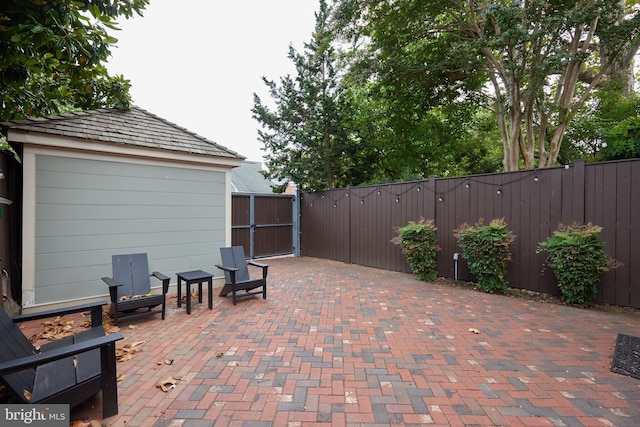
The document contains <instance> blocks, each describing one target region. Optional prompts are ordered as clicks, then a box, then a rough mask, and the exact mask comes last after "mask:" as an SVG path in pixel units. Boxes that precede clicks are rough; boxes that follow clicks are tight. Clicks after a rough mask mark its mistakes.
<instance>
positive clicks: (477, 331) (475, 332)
mask: <svg viewBox="0 0 640 427" xmlns="http://www.w3.org/2000/svg"><path fill="white" fill-rule="evenodd" d="M469 332H473V333H474V334H479V333H480V331H479V330H477V329H476V328H469Z"/></svg>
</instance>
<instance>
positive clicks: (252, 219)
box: [249, 194, 256, 259]
mask: <svg viewBox="0 0 640 427" xmlns="http://www.w3.org/2000/svg"><path fill="white" fill-rule="evenodd" d="M255 231H256V197H255V194H250V195H249V259H253V258H254V256H255V249H254V243H253V241H254V239H255Z"/></svg>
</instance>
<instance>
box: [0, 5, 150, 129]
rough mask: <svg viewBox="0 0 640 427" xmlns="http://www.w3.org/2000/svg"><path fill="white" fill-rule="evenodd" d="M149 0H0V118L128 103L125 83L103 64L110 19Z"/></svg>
mask: <svg viewBox="0 0 640 427" xmlns="http://www.w3.org/2000/svg"><path fill="white" fill-rule="evenodd" d="M148 3H149V0H109V1H106V0H102V1H98V0H33V1H24V0H3V2H2V9H0V120H10V119H16V118H24V117H27V116H46V115H50V114H56V113H59V112H62V111H68V110H70V109H91V108H98V107H105V106H122V107H128V106H129V103H130V97H129V93H128V91H129V82H128V81H127V80H125V79H124V78H123V77H122V76H109V74H108V73H107V69H106V68H105V66H104V65H103V64H104V62H105V61H106V60H107V58H108V56H109V55H110V47H111V46H112V45H113V44H114V43H116V42H117V39H115V38H114V37H112V36H111V35H109V33H108V31H109V30H117V29H118V28H117V23H116V19H117V18H119V17H125V18H129V17H131V16H133V14H134V13H137V14H138V15H141V14H142V11H143V10H144V8H145V7H146V5H147V4H148Z"/></svg>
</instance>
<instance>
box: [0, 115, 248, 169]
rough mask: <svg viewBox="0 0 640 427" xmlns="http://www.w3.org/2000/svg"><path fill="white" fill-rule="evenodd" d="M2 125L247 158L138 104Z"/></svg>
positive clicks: (6, 127) (104, 140) (12, 121)
mask: <svg viewBox="0 0 640 427" xmlns="http://www.w3.org/2000/svg"><path fill="white" fill-rule="evenodd" d="M0 126H2V127H3V128H5V129H9V130H17V131H23V132H37V133H44V134H49V135H57V136H63V137H67V138H79V139H83V140H90V141H98V142H102V143H111V144H124V145H130V146H136V147H143V148H152V149H160V150H169V151H176V152H182V153H191V154H202V155H208V156H217V157H226V158H231V159H243V158H244V157H243V156H241V155H239V154H238V153H236V152H235V151H232V150H229V149H228V148H226V147H223V146H222V145H219V144H216V143H215V142H213V141H209V140H208V139H206V138H204V137H202V136H199V135H197V134H195V133H193V132H191V131H189V130H187V129H185V128H182V127H180V126H178V125H176V124H174V123H171V122H169V121H167V120H165V119H163V118H161V117H158V116H156V115H155V114H151V113H149V112H148V111H146V110H144V109H142V108H139V107H135V106H134V107H132V108H131V109H130V110H125V109H121V108H104V109H99V110H89V111H79V112H73V113H66V114H61V115H58V116H49V117H44V118H29V119H24V120H10V121H7V122H2V123H0Z"/></svg>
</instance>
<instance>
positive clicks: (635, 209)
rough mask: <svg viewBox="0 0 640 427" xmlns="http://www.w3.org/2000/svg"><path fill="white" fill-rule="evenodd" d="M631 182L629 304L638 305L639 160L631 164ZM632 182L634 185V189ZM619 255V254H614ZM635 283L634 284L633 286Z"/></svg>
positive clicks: (639, 246) (639, 305) (631, 305)
mask: <svg viewBox="0 0 640 427" xmlns="http://www.w3.org/2000/svg"><path fill="white" fill-rule="evenodd" d="M629 182H630V183H631V185H630V189H631V204H630V209H629V217H630V218H631V220H630V222H629V239H630V244H629V262H628V266H629V269H628V274H629V279H630V282H629V306H630V307H640V290H639V289H638V285H637V284H638V282H640V280H638V277H640V260H639V259H638V254H640V190H639V189H638V188H637V186H638V183H640V162H634V163H632V164H631V174H630V178H629ZM634 184H635V185H636V188H635V191H634V188H633V186H634ZM616 256H620V254H616ZM634 285H635V286H634Z"/></svg>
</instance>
